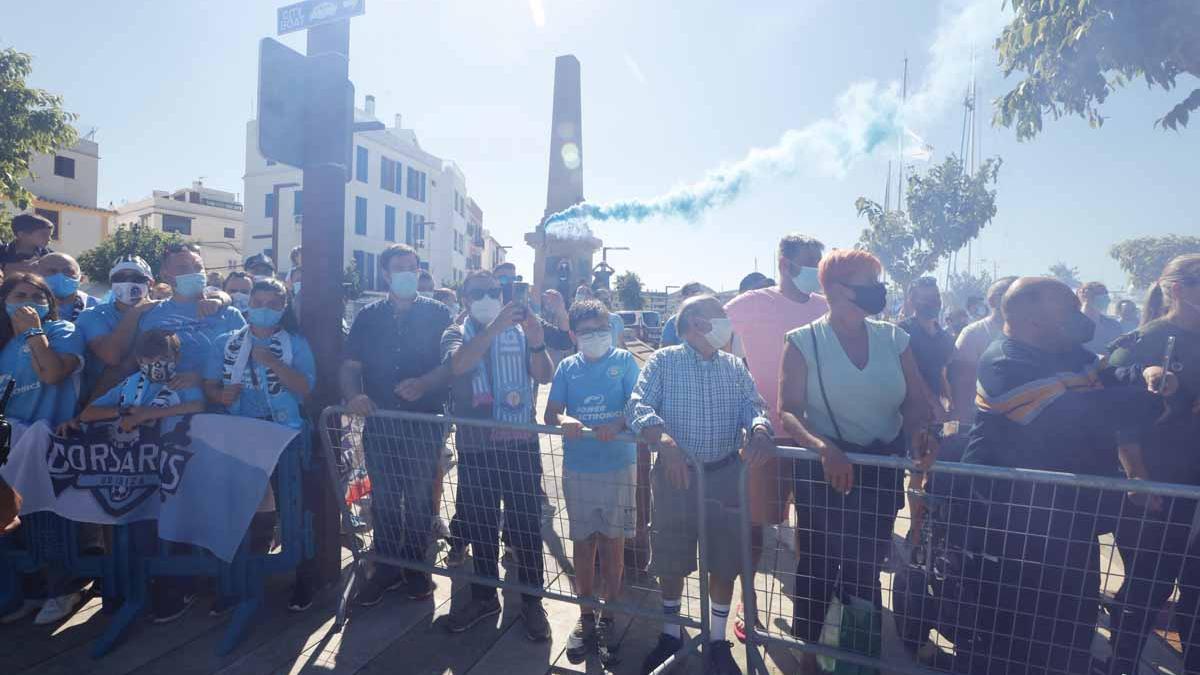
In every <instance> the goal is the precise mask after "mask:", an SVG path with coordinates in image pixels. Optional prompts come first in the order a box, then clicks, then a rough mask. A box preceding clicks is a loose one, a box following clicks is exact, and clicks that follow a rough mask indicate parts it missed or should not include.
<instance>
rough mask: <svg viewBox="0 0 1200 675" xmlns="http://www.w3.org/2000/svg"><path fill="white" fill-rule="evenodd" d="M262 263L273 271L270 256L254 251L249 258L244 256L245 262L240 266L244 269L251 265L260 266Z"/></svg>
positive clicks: (272, 262)
mask: <svg viewBox="0 0 1200 675" xmlns="http://www.w3.org/2000/svg"><path fill="white" fill-rule="evenodd" d="M262 265H266V266H267V267H270V268H271V271H272V272H274V271H275V261H274V260H271V256H269V255H267V254H266V253H255V254H254V255H252V256H250V257H249V258H246V264H245V265H242V267H243V268H245V269H250V268H251V267H260V266H262Z"/></svg>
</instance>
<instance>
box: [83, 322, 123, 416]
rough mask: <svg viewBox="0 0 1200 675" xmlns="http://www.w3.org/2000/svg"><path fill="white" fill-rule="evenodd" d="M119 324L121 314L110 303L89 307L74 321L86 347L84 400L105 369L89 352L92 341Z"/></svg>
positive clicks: (100, 361) (97, 357)
mask: <svg viewBox="0 0 1200 675" xmlns="http://www.w3.org/2000/svg"><path fill="white" fill-rule="evenodd" d="M120 322H121V313H120V312H118V311H117V306H116V305H115V304H113V303H111V302H105V303H102V304H99V305H96V306H94V307H89V308H87V309H85V310H83V312H82V313H80V315H79V318H77V319H75V328H76V330H78V331H79V333H80V334H81V335H82V336H83V341H84V343H85V344H86V345H88V351H87V355H88V358H87V364H86V365H85V366H84V369H83V389H82V392H83V395H84V398H85V400H86V397H87V395H88V394H90V393H91V391H92V388H93V387H94V386H95V384H96V382H98V381H99V380H100V376H101V375H103V374H104V369H105V368H106V367H107V365H106V364H105V363H104V360H103V359H101V358H100V357H99V356H97V355H96V354H95V353H94V352H93V351H92V350H91V344H92V342H93V341H94V340H97V339H99V338H102V337H104V336H105V335H111V334H112V332H113V331H114V330H116V329H117V324H118V323H120Z"/></svg>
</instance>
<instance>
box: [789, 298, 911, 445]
mask: <svg viewBox="0 0 1200 675" xmlns="http://www.w3.org/2000/svg"><path fill="white" fill-rule="evenodd" d="M866 321H867V344H868V347H867V349H868V355H867V365H866V367H865V368H863V369H862V370H859V368H858V367H857V366H855V365H854V363H853V362H851V361H850V357H849V356H847V355H846V350H845V349H843V348H842V343H841V341H840V340H838V337H837V335H836V334H835V333H834V332H833V327H832V326H831V325H830V324H829V315H828V314H826V315H825V316H823V317H821V318H820V319H817V320H816V321H814V322H812V323H811V324H809V325H807V326H803V327H801V328H797V329H796V330H794V331H792V332H790V333H788V335H787V339H788V342H790V343H791V344H792V345H793V346H795V347H796V348H797V349H799V350H800V353H801V354H803V355H804V361H805V363H806V365H807V366H808V407H807V409H806V410H805V411H804V414H805V417H806V418H807V424H809V425H810V428H811V429H812V430H813V431H815V432H817V433H818V434H821V435H822V436H825V437H827V438H830V439H833V440H834V441H835V442H836V440H837V429H841V432H842V438H843V439H844V440H846V441H847V442H849V443H855V444H857V445H863V446H869V445H871V444H872V443H874V442H875V441H882V442H884V443H889V442H891V441H893V440H895V438H896V437H897V436H899V435H900V430H901V428H902V427H903V426H904V418H903V417H902V416H901V415H900V407H901V406H902V405H903V404H904V397H905V396H906V395H907V393H908V384H907V382H906V381H905V379H904V369H903V367H902V366H901V364H900V356H901V355H902V354H903V353H904V350H905V349H908V342H909V337H908V333H906V332H904V329H903V328H901V327H899V326H897V325H895V324H893V323H888V322H886V321H874V320H872V319H867V320H866ZM814 333H815V334H816V338H817V348H816V350H814V349H813V334H814ZM818 358H819V359H820V366H821V368H820V372H819V373H818V371H817V359H818ZM822 378H823V379H824V381H825V395H826V396H827V397H828V398H829V406H828V407H826V405H825V396H822V394H821V379H822ZM829 408H832V409H833V416H834V418H836V419H837V426H836V427H835V426H834V424H833V421H832V420H831V419H830V416H829Z"/></svg>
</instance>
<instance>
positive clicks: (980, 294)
mask: <svg viewBox="0 0 1200 675" xmlns="http://www.w3.org/2000/svg"><path fill="white" fill-rule="evenodd" d="M993 281H994V279H992V274H991V272H988V271H987V270H981V271H980V272H979V273H978V274H971V273H969V272H961V273H956V272H951V273H950V284H949V286H948V287H947V289H946V290H945V291H944V292H943V293H942V305H943V306H944V307H946V308H947V309H966V307H967V300H968V299H970V298H986V297H987V290H988V287H989V286H991V285H992V282H993Z"/></svg>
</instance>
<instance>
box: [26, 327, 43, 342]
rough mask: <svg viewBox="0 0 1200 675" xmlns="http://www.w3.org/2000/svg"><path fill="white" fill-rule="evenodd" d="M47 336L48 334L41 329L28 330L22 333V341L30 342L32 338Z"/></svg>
mask: <svg viewBox="0 0 1200 675" xmlns="http://www.w3.org/2000/svg"><path fill="white" fill-rule="evenodd" d="M45 334H46V331H45V330H43V329H41V328H30V329H28V330H26V331H25V332H24V333H21V339H22V340H28V339H29V338H31V337H37V336H39V335H45Z"/></svg>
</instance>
